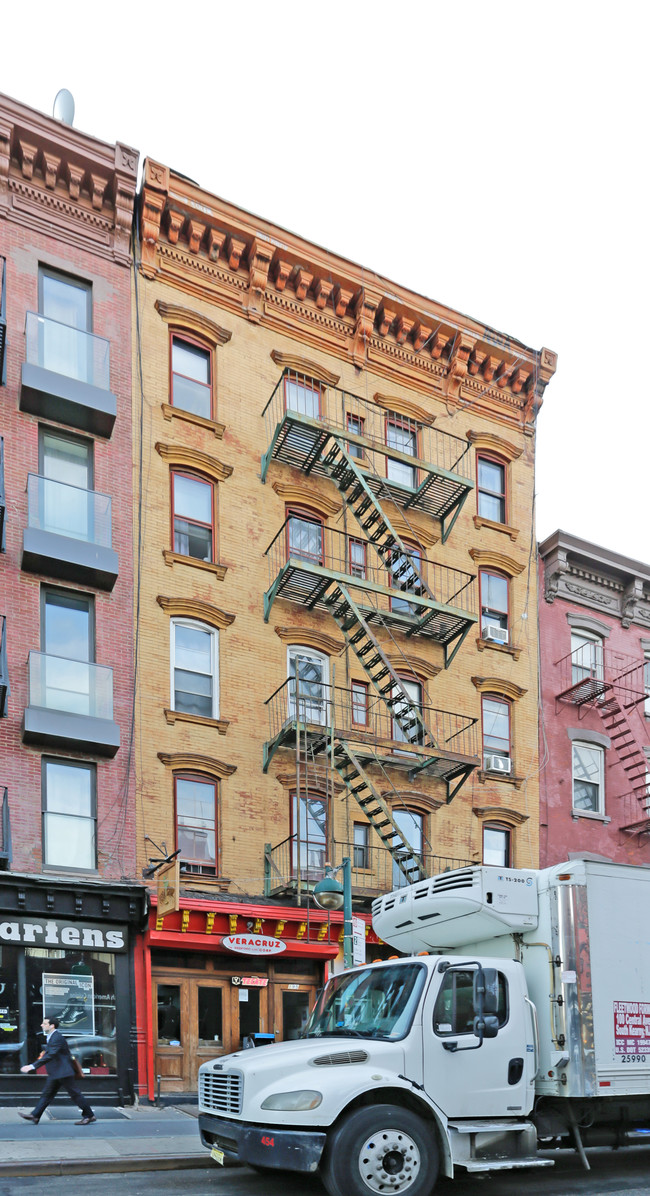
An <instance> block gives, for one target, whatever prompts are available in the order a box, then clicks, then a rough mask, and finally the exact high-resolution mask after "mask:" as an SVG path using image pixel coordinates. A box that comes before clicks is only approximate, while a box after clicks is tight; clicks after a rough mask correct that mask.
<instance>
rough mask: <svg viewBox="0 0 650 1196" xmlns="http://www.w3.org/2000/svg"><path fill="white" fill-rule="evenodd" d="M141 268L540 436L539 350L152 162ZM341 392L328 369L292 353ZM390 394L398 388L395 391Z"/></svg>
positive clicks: (545, 377) (544, 366) (424, 395)
mask: <svg viewBox="0 0 650 1196" xmlns="http://www.w3.org/2000/svg"><path fill="white" fill-rule="evenodd" d="M141 229H142V262H141V269H142V271H143V272H144V273H145V274H148V276H149V277H154V276H156V275H158V276H159V277H160V278H161V280H163V281H165V282H168V283H169V284H170V285H173V286H174V287H176V288H178V289H180V290H182V291H184V292H185V293H187V294H194V295H196V296H197V297H200V298H205V299H207V300H209V301H211V302H213V303H216V304H217V305H219V306H220V307H222V308H224V309H225V310H229V311H232V312H234V313H237V314H239V315H243V316H245V317H246V318H248V319H250V320H254V321H256V322H259V323H261V324H263V325H264V326H265V327H266V328H267V329H268V330H269V331H277V332H278V333H279V334H281V335H286V336H290V337H291V338H292V339H293V340H294V341H301V342H302V343H303V344H305V345H310V346H313V347H314V348H315V349H317V350H318V351H319V352H323V353H326V354H330V355H335V356H336V357H338V358H339V359H341V358H343V359H346V358H347V359H348V360H349V361H351V362H353V364H354V365H355V366H357V367H358V368H372V370H373V372H374V373H375V374H376V375H378V376H380V377H382V378H385V379H387V382H388V386H389V387H391V386H396V387H397V390H398V392H400V393H401V391H402V390H403V389H404V388H406V389H407V390H410V391H411V392H416V393H417V394H418V395H419V396H420V397H421V399H422V400H423V402H422V404H419V403H418V400H417V398H416V405H418V406H420V405H421V407H422V409H423V410H428V408H427V399H430V398H431V397H436V398H437V399H442V400H444V401H446V402H447V403H449V404H451V405H453V406H456V407H461V406H462V405H463V403H466V402H468V401H471V402H472V404H473V409H474V410H475V411H476V412H477V414H479V415H480V414H486V415H487V416H488V417H489V418H490V419H492V420H496V421H497V422H501V423H503V424H505V425H508V426H510V427H512V428H516V429H517V430H518V431H519V432H523V433H524V434H528V435H530V434H532V431H533V430H534V425H535V418H536V415H537V411H538V409H539V407H540V405H541V402H542V397H543V393H544V389H545V386H546V385H547V384H548V381H549V380H550V378H551V376H552V374H553V372H554V370H555V366H556V356H555V354H553V353H552V352H551V351H550V350H547V349H542V350H541V351H540V352H536V351H535V350H532V349H529V348H527V347H526V346H525V345H523V344H522V343H521V342H519V341H515V340H512V339H511V338H510V337H507V336H504V335H503V334H501V333H499V332H496V331H494V330H492V329H489V328H487V327H486V326H485V325H483V324H481V323H480V322H478V321H475V320H472V319H471V318H469V317H467V316H465V315H462V314H461V313H459V312H454V311H452V310H451V309H450V308H446V307H444V306H443V305H442V304H439V303H436V302H435V301H432V300H429V299H427V298H425V297H424V296H422V295H417V294H416V293H414V292H412V291H409V290H408V289H407V288H405V287H401V286H400V285H399V284H396V283H393V282H390V281H388V280H387V279H384V278H382V277H381V276H380V275H377V274H375V273H373V272H372V271H369V270H366V269H363V268H362V267H360V266H357V265H355V264H354V263H352V262H350V261H347V260H346V259H344V258H341V257H338V256H337V255H336V254H333V253H331V252H329V251H327V250H324V249H321V248H320V247H319V246H316V245H313V244H311V243H310V242H308V241H305V240H303V239H302V238H300V237H297V236H295V235H294V234H293V233H289V232H287V231H286V230H284V229H281V228H279V227H277V226H275V225H273V224H271V223H270V222H268V221H265V220H262V219H260V218H259V217H255V216H252V215H251V214H250V213H248V212H245V211H243V210H242V209H240V208H236V207H235V206H234V205H232V204H228V203H227V202H225V201H224V200H221V199H219V198H218V197H217V196H214V195H211V194H210V193H209V192H206V191H203V190H202V189H201V188H200V187H198V186H197V185H196V184H195V183H192V182H191V181H190V180H188V179H186V178H184V177H182V176H180V175H177V174H174V173H173V172H170V171H169V170H168V169H167V168H166V167H164V166H161V165H160V164H159V163H156V162H152V161H151V160H149V159H148V160H147V161H146V162H145V168H144V183H143V191H142V220H141ZM282 361H283V364H284V363H286V364H291V363H292V362H295V363H296V364H295V365H294V367H293V368H297V369H298V370H301V371H303V370H304V372H305V373H308V374H310V375H311V376H312V377H315V378H317V379H318V380H321V381H323V382H325V383H326V384H328V385H335V383H334V382H332V381H331V378H333V377H335V375H332V374H329V371H327V370H326V369H324V367H322V366H320V367H317V370H314V368H313V367H314V364H315V363H314V362H310V363H309V365H307V364H306V362H307V359H306V358H305V359H303V358H300V357H297V358H296V357H293V358H291V357H289V355H285V356H284V357H283V359H282ZM389 393H390V390H389Z"/></svg>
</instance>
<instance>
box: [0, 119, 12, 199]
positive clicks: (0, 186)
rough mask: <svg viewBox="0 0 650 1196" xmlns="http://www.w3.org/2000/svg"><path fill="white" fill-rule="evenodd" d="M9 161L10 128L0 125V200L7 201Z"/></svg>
mask: <svg viewBox="0 0 650 1196" xmlns="http://www.w3.org/2000/svg"><path fill="white" fill-rule="evenodd" d="M10 162H11V128H10V127H9V125H0V200H1V202H2V204H3V205H6V203H7V196H8V191H9V163H10Z"/></svg>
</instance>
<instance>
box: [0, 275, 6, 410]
mask: <svg viewBox="0 0 650 1196" xmlns="http://www.w3.org/2000/svg"><path fill="white" fill-rule="evenodd" d="M6 354H7V262H6V260H5V258H3V257H0V386H4V385H5V383H6V381H7V355H6Z"/></svg>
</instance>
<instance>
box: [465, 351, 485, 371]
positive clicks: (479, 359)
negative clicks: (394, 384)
mask: <svg viewBox="0 0 650 1196" xmlns="http://www.w3.org/2000/svg"><path fill="white" fill-rule="evenodd" d="M485 358H486V354H485V353H483V352H482V351H481V349H474V351H473V352H472V354H471V355H470V359H469V362H468V365H467V372H468V374H472V375H473V376H475V375H476V374H480V372H481V370H482V369H483V366H484V364H485Z"/></svg>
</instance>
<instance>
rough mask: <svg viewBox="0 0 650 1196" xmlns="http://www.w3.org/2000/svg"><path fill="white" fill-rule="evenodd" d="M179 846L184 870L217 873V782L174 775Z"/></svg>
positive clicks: (200, 873) (210, 874) (183, 871)
mask: <svg viewBox="0 0 650 1196" xmlns="http://www.w3.org/2000/svg"><path fill="white" fill-rule="evenodd" d="M175 788H176V846H177V848H178V850H179V851H180V861H181V863H180V868H181V872H182V873H193V874H198V875H200V876H216V874H217V786H216V783H215V782H214V781H207V780H205V779H203V778H201V777H192V776H187V777H175Z"/></svg>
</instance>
